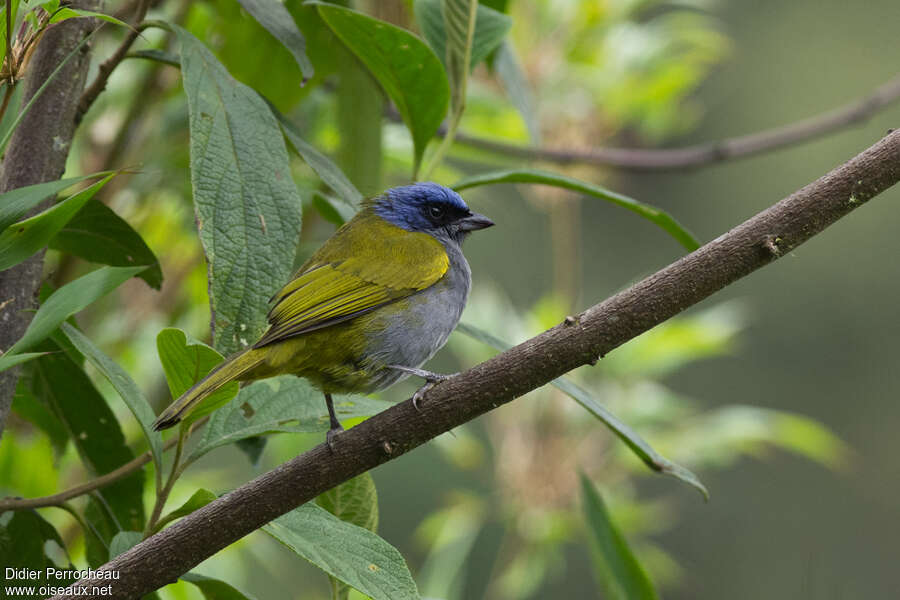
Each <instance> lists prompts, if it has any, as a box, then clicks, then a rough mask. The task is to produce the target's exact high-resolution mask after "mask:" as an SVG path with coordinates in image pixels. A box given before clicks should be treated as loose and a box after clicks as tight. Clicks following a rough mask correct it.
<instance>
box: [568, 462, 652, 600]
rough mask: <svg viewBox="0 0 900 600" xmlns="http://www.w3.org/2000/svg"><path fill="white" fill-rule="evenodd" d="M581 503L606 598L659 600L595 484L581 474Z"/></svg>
mask: <svg viewBox="0 0 900 600" xmlns="http://www.w3.org/2000/svg"><path fill="white" fill-rule="evenodd" d="M581 501H582V504H583V506H584V514H585V518H586V519H587V522H588V526H589V531H590V533H591V536H592V537H591V539H592V540H593V542H594V548H596V552H595V553H594V554H595V558H596V561H595V562H596V565H597V571H598V573H597V575H598V577H599V579H600V583H601V585H602V586H603V587H604V588H605V591H606V595H605V596H604V597H606V598H610V599H620V600H653V599H655V598H658V597H659V596H658V595H657V594H656V590H655V589H654V588H653V584H652V583H651V582H650V578H649V577H648V576H647V572H646V571H645V570H644V567H643V566H641V563H640V562H638V560H637V558H635V556H634V554H633V553H632V551H631V548H629V547H628V543H627V542H626V541H625V538H624V537H623V536H622V534H621V533H620V532H619V530H618V529H617V528H616V526H615V524H613V522H612V519H610V516H609V513H608V512H607V511H606V507H605V506H604V504H603V500H602V499H601V498H600V494H598V493H597V490H595V489H594V484H592V483H591V482H590V480H589V479H588V478H587V477H585V476H584V474H581Z"/></svg>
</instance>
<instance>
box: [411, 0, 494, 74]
mask: <svg viewBox="0 0 900 600" xmlns="http://www.w3.org/2000/svg"><path fill="white" fill-rule="evenodd" d="M441 3H442V0H416V1H415V3H414V5H413V7H414V8H413V10H414V11H415V14H416V22H417V23H418V24H419V28H420V29H421V30H422V35H424V36H425V40H426V41H427V42H428V45H429V46H431V49H432V50H434V53H435V54H437V55H438V58H440V59H441V60H442V61H444V65H445V66H446V56H447V30H446V25H445V23H444V17H443V15H442V14H441ZM466 10H468V9H466ZM466 15H468V12H466ZM510 27H512V19H511V18H510V17H508V16H507V15H504V14H503V13H501V12H497V11H496V10H494V9H492V8H488V7H487V6H484V5H482V4H479V5H478V12H477V13H476V15H475V36H474V38H473V40H472V56H471V58H470V60H469V70H472V69H474V68H475V67H476V65H478V63H480V62H481V61H483V60H484V59H486V58H487V57H488V55H489V54H490V53H491V52H493V51H494V50H495V49H496V48H497V47H498V46H500V44H501V43H502V42H503V38H504V37H506V34H507V33H508V32H509V29H510Z"/></svg>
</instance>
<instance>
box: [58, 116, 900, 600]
mask: <svg viewBox="0 0 900 600" xmlns="http://www.w3.org/2000/svg"><path fill="white" fill-rule="evenodd" d="M898 180H900V131H896V132H892V133H890V134H889V135H888V136H887V137H885V138H884V139H882V140H881V141H879V142H878V143H876V144H875V145H874V146H872V147H870V148H869V149H867V150H865V151H864V152H863V153H862V154H859V155H858V156H856V157H855V158H853V159H852V160H850V161H849V162H847V163H845V164H844V165H841V166H840V167H838V168H836V169H834V170H833V171H831V172H830V173H828V174H827V175H825V176H823V177H821V178H820V179H818V180H816V181H815V182H813V183H811V184H809V185H807V186H806V187H804V188H803V189H801V190H799V191H797V192H795V193H794V194H792V195H791V196H790V197H788V198H785V199H784V200H782V201H781V202H779V203H778V204H776V205H774V206H772V207H771V208H769V209H768V210H765V211H763V212H761V213H759V214H758V215H756V216H755V217H753V218H751V219H750V220H748V221H745V222H744V223H742V224H741V225H739V226H737V227H735V228H734V229H732V230H731V231H729V232H728V233H726V234H723V235H721V236H719V237H718V238H716V239H715V240H713V241H711V242H709V243H708V244H706V245H705V246H703V247H702V248H700V249H699V250H697V251H695V252H693V253H691V254H689V255H687V256H685V257H683V258H681V259H680V260H678V261H677V262H675V263H673V264H671V265H669V266H668V267H666V268H664V269H662V270H661V271H659V272H657V273H656V274H654V275H651V276H650V277H648V278H646V279H644V280H643V281H641V282H639V283H637V284H636V285H634V286H632V287H631V288H629V289H627V290H625V291H623V292H620V293H618V294H616V295H615V296H613V297H611V298H609V299H608V300H606V301H604V302H602V303H600V304H597V305H596V306H593V307H591V308H589V309H588V310H586V311H584V312H583V313H581V314H580V315H578V316H577V317H573V318H567V319H566V320H565V321H564V322H563V323H561V324H560V325H557V326H556V327H554V328H553V329H550V330H548V331H545V332H544V333H542V334H540V335H538V336H536V337H534V338H532V339H530V340H527V341H525V342H523V343H521V344H519V345H518V346H516V347H514V348H512V349H511V350H508V351H506V352H504V353H502V354H499V355H497V356H495V357H494V358H492V359H490V360H488V361H486V362H484V363H481V364H479V365H477V366H475V367H473V368H471V369H469V370H468V371H466V372H464V373H462V374H460V375H458V376H456V377H453V378H452V379H450V380H448V381H446V382H445V383H442V384H440V385H438V386H437V387H435V388H434V389H432V390H431V391H430V392H429V394H428V397H427V398H426V399H425V400H424V401H423V402H422V403H420V407H421V411H418V410H417V409H415V408H414V407H413V405H412V402H410V401H407V402H403V403H401V404H398V405H396V406H393V407H391V408H390V409H388V410H386V411H384V412H382V413H379V414H377V415H375V416H374V417H372V418H370V419H368V420H366V421H364V422H363V423H361V424H359V425H357V426H356V427H354V428H352V429H350V430H349V431H346V432H344V433H342V434H340V436H339V437H338V438H337V440H336V441H335V443H334V446H333V450H331V449H329V447H328V445H326V444H322V445H320V446H317V447H316V448H313V449H312V450H310V451H309V452H306V453H305V454H302V455H300V456H298V457H296V458H294V459H293V460H291V461H288V462H286V463H284V464H283V465H281V466H279V467H278V468H276V469H274V470H272V471H270V472H268V473H265V474H264V475H261V476H259V477H257V478H256V479H254V480H253V481H251V482H249V483H247V484H245V485H243V486H241V487H240V488H238V489H236V490H234V491H233V492H231V493H229V494H226V495H225V496H223V497H221V498H219V499H218V500H216V501H214V502H212V503H210V504H208V505H206V506H205V507H203V508H201V509H200V510H198V511H196V512H194V513H192V514H190V515H188V516H187V517H185V518H184V519H182V520H181V521H178V522H176V523H175V524H174V525H172V526H171V527H169V528H168V529H164V530H163V531H161V532H160V533H157V534H156V535H154V536H152V537H150V538H148V539H147V540H144V541H143V542H141V543H140V544H138V545H137V546H135V547H133V548H132V549H131V550H129V551H127V552H125V553H123V554H121V555H120V556H118V557H116V558H115V559H113V560H112V561H110V562H109V563H107V564H106V565H104V566H103V567H101V570H104V571H114V572H117V573H118V577H119V579H117V580H107V579H102V575H101V576H100V577H96V576H95V577H94V578H92V579H85V580H82V581H80V582H79V583H78V585H80V586H92V585H109V584H110V583H111V584H112V586H113V594H112V595H113V596H115V597H116V598H137V597H140V596H142V595H143V594H146V593H148V592H150V591H151V590H154V589H156V588H158V587H161V586H163V585H165V584H167V583H169V582H172V581H174V580H175V579H176V578H177V577H178V576H180V575H181V574H183V573H186V572H187V571H188V570H190V569H191V568H192V567H194V566H195V565H197V564H199V563H200V562H202V561H203V560H205V559H206V558H208V557H210V556H212V555H213V554H215V553H216V552H218V551H219V550H221V549H222V548H224V547H226V546H228V545H229V544H231V543H233V542H235V541H236V540H238V539H240V538H242V537H243V536H245V535H247V534H249V533H251V532H252V531H255V530H256V529H258V528H259V527H261V526H262V525H264V524H265V523H267V522H268V521H271V520H272V519H274V518H276V517H278V516H280V515H282V514H284V513H286V512H288V511H290V510H292V509H294V508H296V507H297V506H299V505H300V504H303V503H304V502H308V501H310V500H312V499H313V498H315V497H316V496H317V495H319V494H321V493H322V492H324V491H326V490H328V489H330V488H332V487H334V486H336V485H338V484H340V483H342V482H344V481H347V480H348V479H350V478H351V477H354V476H356V475H358V474H360V473H362V472H364V471H367V470H369V469H372V468H374V467H376V466H378V465H380V464H382V463H384V462H387V461H388V460H393V459H394V458H397V457H398V456H400V455H401V454H405V453H406V452H409V451H410V450H412V449H413V448H415V447H417V446H420V445H421V444H424V443H425V442H427V441H429V440H431V439H433V438H435V437H436V436H438V435H440V434H442V433H444V432H446V431H449V430H451V429H453V428H454V427H457V426H459V425H461V424H463V423H465V422H467V421H470V420H472V419H474V418H475V417H478V416H479V415H482V414H484V413H486V412H488V411H490V410H492V409H494V408H497V407H498V406H500V405H501V404H505V403H507V402H510V401H512V400H513V399H515V398H516V397H518V396H521V395H522V394H525V393H527V392H529V391H531V390H533V389H535V388H538V387H540V386H542V385H544V384H546V383H548V382H549V381H551V380H552V379H554V378H556V377H558V376H560V375H562V374H563V373H566V372H568V371H571V370H572V369H575V368H577V367H580V366H582V365H587V364H594V363H595V362H596V361H597V360H598V357H602V356H603V355H605V354H606V353H607V352H610V351H611V350H613V349H615V348H617V347H618V346H620V345H622V344H624V343H625V342H627V341H628V340H630V339H632V338H634V337H636V336H638V335H640V334H641V333H643V332H645V331H647V330H648V329H650V328H652V327H654V326H655V325H657V324H659V323H661V322H662V321H665V320H666V319H668V318H670V317H672V316H674V315H676V314H678V313H679V312H681V311H683V310H684V309H686V308H688V307H690V306H692V305H694V304H696V303H698V302H700V301H701V300H703V299H705V298H707V297H708V296H710V295H712V294H713V293H715V292H717V291H718V290H720V289H722V288H723V287H725V286H727V285H728V284H730V283H732V282H734V281H736V280H738V279H740V278H741V277H744V276H746V275H748V274H750V273H751V272H753V271H755V270H756V269H758V268H760V267H762V266H765V265H767V264H769V263H771V262H772V261H774V260H776V259H777V258H779V257H780V256H782V255H783V254H785V253H787V252H790V251H791V250H792V249H793V248H795V247H797V246H798V245H800V244H802V243H803V242H805V241H806V240H808V239H809V238H811V237H812V236H813V235H816V234H817V233H820V232H821V231H822V230H824V229H825V228H826V227H828V226H829V225H831V224H832V223H834V222H835V221H837V220H838V219H840V218H841V217H844V216H846V215H847V214H849V213H850V212H851V211H853V210H854V209H856V208H858V207H859V206H861V205H863V204H864V203H865V202H866V201H868V200H869V199H870V198H872V197H874V196H876V195H877V194H879V193H881V192H883V191H884V190H886V189H887V188H889V187H891V186H892V185H894V184H895V183H897V181H898ZM76 589H77V588H76ZM63 598H67V599H68V598H75V596H67V595H61V596H54V599H56V600H61V599H63Z"/></svg>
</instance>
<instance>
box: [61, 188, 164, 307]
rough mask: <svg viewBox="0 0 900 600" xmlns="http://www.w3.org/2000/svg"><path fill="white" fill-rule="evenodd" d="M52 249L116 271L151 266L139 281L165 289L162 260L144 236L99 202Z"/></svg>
mask: <svg viewBox="0 0 900 600" xmlns="http://www.w3.org/2000/svg"><path fill="white" fill-rule="evenodd" d="M49 247H50V248H52V249H54V250H60V251H62V252H67V253H69V254H73V255H75V256H79V257H81V258H83V259H85V260H88V261H91V262H95V263H100V264H104V265H112V266H114V267H129V266H133V265H148V268H147V269H146V270H145V271H143V272H141V273H140V274H139V275H138V277H140V278H141V279H143V280H144V281H146V282H147V284H148V285H149V286H150V287H153V288H155V289H157V290H158V289H159V288H160V286H161V285H162V270H161V269H160V266H159V260H158V259H157V258H156V255H155V254H153V251H152V250H151V249H150V247H149V246H147V243H146V242H145V241H144V239H143V238H142V237H141V235H140V234H139V233H138V232H137V231H135V230H134V228H132V227H131V225H129V224H128V221H126V220H125V219H123V218H122V217H120V216H119V215H117V214H116V212H115V211H114V210H113V209H111V208H109V207H108V206H106V205H105V204H103V203H102V202H99V201H98V200H90V201H89V202H87V203H86V204H85V205H84V206H83V207H82V209H81V210H80V211H78V214H76V215H75V216H74V217H72V219H71V220H70V221H69V222H68V223H66V225H65V226H64V227H63V228H62V229H60V230H59V233H57V234H56V236H54V237H53V239H51V240H50V243H49Z"/></svg>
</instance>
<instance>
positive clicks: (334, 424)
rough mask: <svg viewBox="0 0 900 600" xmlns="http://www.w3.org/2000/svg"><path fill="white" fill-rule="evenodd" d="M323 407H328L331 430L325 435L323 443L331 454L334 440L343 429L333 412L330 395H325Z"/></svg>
mask: <svg viewBox="0 0 900 600" xmlns="http://www.w3.org/2000/svg"><path fill="white" fill-rule="evenodd" d="M325 405H326V406H327V407H328V418H329V419H331V429H329V430H328V433H326V434H325V442H326V443H327V444H328V447H329V448H330V449H331V451H332V452H333V451H334V438H335V436H336V435H337V434H339V433H340V432H342V431H343V430H344V428H343V427H342V426H341V422H340V421H338V418H337V415H336V414H335V412H334V402H333V401H332V400H331V394H325Z"/></svg>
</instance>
